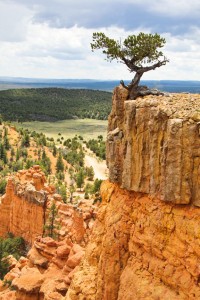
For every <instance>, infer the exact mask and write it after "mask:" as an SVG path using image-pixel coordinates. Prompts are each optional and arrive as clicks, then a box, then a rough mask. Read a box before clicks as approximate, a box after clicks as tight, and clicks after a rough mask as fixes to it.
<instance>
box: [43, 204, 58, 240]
mask: <svg viewBox="0 0 200 300" xmlns="http://www.w3.org/2000/svg"><path fill="white" fill-rule="evenodd" d="M57 217H58V209H57V207H56V204H55V202H53V203H52V204H51V206H50V208H49V212H48V219H47V222H46V224H45V226H44V231H45V236H50V237H51V238H54V239H56V238H57V237H58V233H57V231H58V230H59V228H60V225H59V223H58V221H57Z"/></svg>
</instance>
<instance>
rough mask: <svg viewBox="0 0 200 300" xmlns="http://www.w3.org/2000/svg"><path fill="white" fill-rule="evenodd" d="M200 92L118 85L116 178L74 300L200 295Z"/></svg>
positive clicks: (70, 299)
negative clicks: (132, 95) (141, 93)
mask: <svg viewBox="0 0 200 300" xmlns="http://www.w3.org/2000/svg"><path fill="white" fill-rule="evenodd" d="M199 109H200V96H199V95H191V94H167V95H164V96H158V97H155V96H147V97H144V98H138V99H137V100H127V91H126V90H125V89H124V88H122V87H121V86H120V87H117V88H116V89H115V91H114V95H113V106H112V112H111V114H110V116H109V125H108V138H107V163H108V166H109V181H106V182H104V183H103V184H102V187H101V193H102V204H101V206H100V208H99V211H98V215H97V220H96V223H95V226H94V228H93V232H92V235H91V238H90V242H89V244H88V246H87V248H86V253H85V258H84V259H83V261H82V263H81V264H80V266H79V268H78V271H77V272H76V273H75V275H74V277H73V280H72V283H71V285H70V288H69V290H68V293H67V295H66V298H65V299H66V300H76V299H78V300H83V299H87V300H122V299H123V300H133V299H134V300H139V299H146V300H153V299H154V300H158V299H162V300H175V299H180V300H186V299H187V300H192V299H199V298H200V208H199V207H198V206H199V205H200V111H199Z"/></svg>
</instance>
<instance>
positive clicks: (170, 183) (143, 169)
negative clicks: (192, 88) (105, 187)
mask: <svg viewBox="0 0 200 300" xmlns="http://www.w3.org/2000/svg"><path fill="white" fill-rule="evenodd" d="M126 98H127V91H126V90H125V89H124V88H123V87H121V86H120V87H117V88H116V89H115V91H114V95H113V106H112V112H111V114H110V116H109V125H108V139H107V162H108V167H109V172H110V176H109V177H110V180H111V181H112V182H116V183H119V184H120V185H121V187H122V188H125V189H127V190H132V191H136V192H142V193H147V194H151V195H156V196H157V197H158V198H159V199H161V200H164V201H170V202H173V203H177V204H188V203H193V204H194V205H196V206H200V134H199V128H200V112H199V108H200V96H199V95H192V94H169V95H166V96H157V97H156V96H147V97H144V98H137V100H126Z"/></svg>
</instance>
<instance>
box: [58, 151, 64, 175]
mask: <svg viewBox="0 0 200 300" xmlns="http://www.w3.org/2000/svg"><path fill="white" fill-rule="evenodd" d="M64 168H65V167H64V163H63V158H62V154H61V152H59V155H58V159H57V162H56V170H57V173H59V172H64Z"/></svg>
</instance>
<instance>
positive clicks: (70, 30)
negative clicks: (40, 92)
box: [0, 0, 200, 80]
mask: <svg viewBox="0 0 200 300" xmlns="http://www.w3.org/2000/svg"><path fill="white" fill-rule="evenodd" d="M70 2H71V1H70ZM70 2H69V1H65V0H48V1H47V0H43V1H42V2H41V0H40V2H39V0H34V1H32V0H29V1H27V0H26V1H25V0H16V1H15V2H13V1H12V2H11V1H2V0H0V76H21V77H46V78H98V79H119V80H120V79H131V77H132V74H130V73H129V71H128V70H127V68H126V66H124V65H122V64H120V63H115V62H112V63H111V64H109V63H108V62H106V61H105V60H104V58H105V57H104V56H103V54H101V51H95V52H94V53H92V52H91V49H90V43H91V41H92V33H93V32H95V31H103V32H105V34H107V35H108V36H110V37H112V38H116V39H119V38H120V37H121V38H122V39H123V38H125V37H126V36H127V35H128V34H137V33H138V32H140V31H144V32H151V31H152V29H151V27H150V26H146V27H142V25H140V24H139V23H138V26H137V27H134V29H133V30H131V31H128V30H127V29H124V27H120V26H119V25H115V26H114V25H109V26H105V25H104V22H103V21H104V20H102V22H101V26H100V27H99V28H97V29H96V28H95V27H91V28H90V27H88V28H84V27H83V26H79V25H75V24H74V25H73V26H71V27H62V26H61V27H59V26H56V25H55V27H52V24H49V23H48V22H45V18H44V20H43V22H39V19H38V22H35V21H34V20H35V19H34V16H35V14H38V13H40V12H41V9H42V10H44V13H45V14H46V15H47V16H48V18H49V19H51V13H52V12H53V8H54V7H56V5H57V6H58V7H57V8H56V9H57V10H56V13H57V12H59V13H61V14H62V16H65V17H66V19H67V18H68V17H69V13H70V12H71V11H72V9H74V10H75V8H76V9H77V11H78V9H79V8H80V5H82V6H83V2H81V1H73V3H72V4H71V6H70V8H69V11H68V10H63V7H64V6H65V7H67V4H68V5H69V3H70ZM90 2H91V1H89V0H88V1H87V2H85V3H84V5H85V9H87V7H88V5H89V3H90ZM113 2H116V3H119V1H112V0H109V1H107V3H109V4H111V3H113ZM128 2H130V3H136V4H137V3H138V5H139V3H140V4H141V1H139V0H132V1H131V0H125V3H126V4H127V3H128ZM19 3H20V4H19ZM92 3H93V5H94V6H95V5H96V3H98V4H100V3H101V4H102V5H103V3H105V0H97V2H94V1H93V2H92ZM156 3H157V4H158V2H157V1H156V0H151V1H150V0H144V1H143V2H142V5H143V6H145V8H147V9H149V10H157V11H159V13H163V14H164V11H165V10H169V12H168V13H171V12H170V10H173V8H176V9H175V11H176V12H177V10H178V9H179V6H177V5H181V3H182V12H186V11H187V9H188V11H189V9H190V10H191V7H193V6H194V8H195V9H196V10H197V11H198V9H199V6H200V4H199V1H196V0H194V3H193V4H192V5H190V6H191V7H190V8H189V4H187V2H186V1H184V0H180V1H177V2H176V3H175V2H172V0H160V2H159V5H157V6H156V5H155V4H156ZM23 4H24V6H23ZM161 4H162V5H161ZM25 5H26V6H25ZM45 5H47V6H46V8H45ZM123 5H124V3H123ZM41 7H42V8H41ZM98 7H99V6H98ZM49 8H50V9H49ZM61 8H62V12H61ZM179 12H180V10H179ZM177 13H178V12H177ZM55 15H56V14H55ZM58 15H59V14H58ZM96 15H97V14H95V17H96ZM113 15H114V7H113ZM82 17H83V15H82ZM129 21H130V20H129ZM58 22H59V19H58ZM163 35H164V36H165V37H166V41H167V43H166V47H165V49H164V50H163V52H164V53H166V56H167V57H168V58H169V59H170V63H169V64H167V65H166V66H165V67H162V68H159V69H157V70H155V71H154V72H149V73H147V74H145V76H144V79H156V80H159V79H185V80H189V79H191V80H200V73H199V70H198V65H199V58H200V54H199V53H200V28H199V27H198V26H196V27H194V26H190V27H189V28H188V31H187V32H184V34H182V35H174V34H172V33H170V31H169V32H165V33H163V34H162V36H163Z"/></svg>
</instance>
